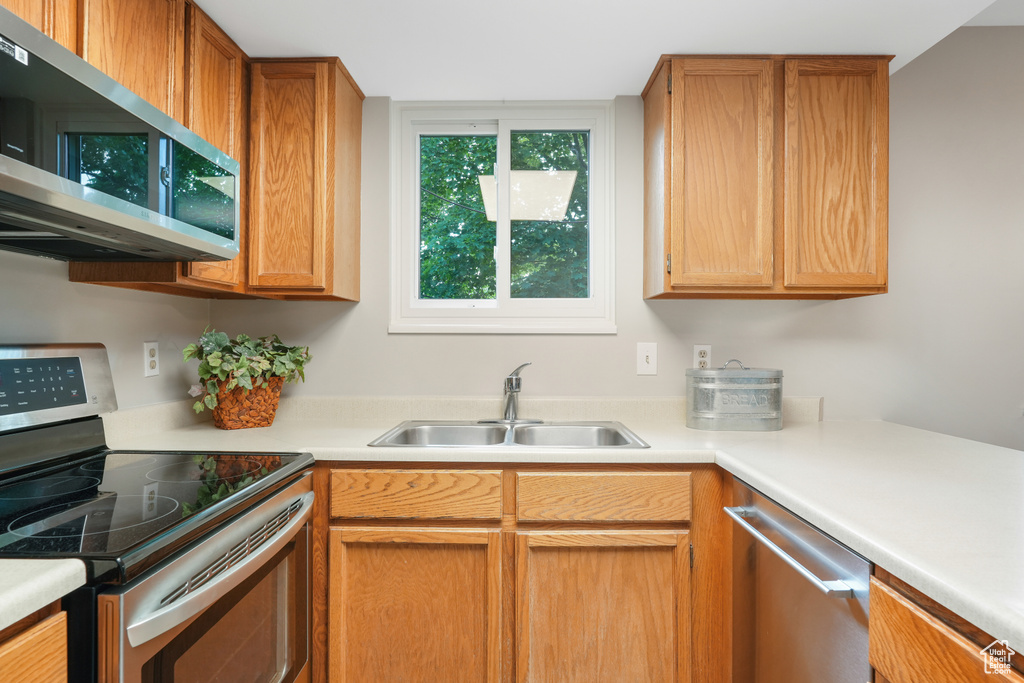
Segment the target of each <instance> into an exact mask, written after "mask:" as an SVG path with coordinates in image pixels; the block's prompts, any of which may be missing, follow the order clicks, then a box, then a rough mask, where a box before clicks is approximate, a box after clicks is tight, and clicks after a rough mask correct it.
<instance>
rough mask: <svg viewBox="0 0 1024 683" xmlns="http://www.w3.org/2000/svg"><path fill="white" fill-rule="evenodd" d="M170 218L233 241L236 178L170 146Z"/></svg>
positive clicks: (210, 163)
mask: <svg viewBox="0 0 1024 683" xmlns="http://www.w3.org/2000/svg"><path fill="white" fill-rule="evenodd" d="M172 146H173V150H174V151H173V159H172V161H171V168H172V169H173V171H172V178H173V182H172V188H171V197H172V202H173V203H172V205H171V217H172V218H177V219H178V220H179V221H184V222H186V223H189V224H190V225H194V226H195V227H197V228H199V229H201V230H205V231H207V232H210V233H213V234H215V235H220V236H221V237H226V238H227V239H234V236H235V179H234V178H233V177H232V176H231V174H230V173H228V172H227V171H225V170H224V169H223V168H221V167H220V166H218V165H217V164H215V163H213V162H212V161H210V160H209V159H207V158H205V157H203V156H200V155H199V154H196V153H195V152H193V151H192V150H190V149H188V148H187V147H184V146H182V145H179V144H178V143H176V142H175V143H173V144H172Z"/></svg>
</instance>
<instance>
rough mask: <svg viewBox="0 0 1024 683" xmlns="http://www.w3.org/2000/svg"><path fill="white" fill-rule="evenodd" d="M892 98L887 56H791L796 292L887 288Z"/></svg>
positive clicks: (789, 239)
mask: <svg viewBox="0 0 1024 683" xmlns="http://www.w3.org/2000/svg"><path fill="white" fill-rule="evenodd" d="M888 95H889V63H888V61H887V60H879V59H863V60H862V59H833V60H828V59H788V60H786V172H785V186H786V189H785V192H786V219H785V224H786V235H785V239H786V268H785V272H786V278H785V283H786V286H797V287H800V286H803V287H835V288H844V287H884V286H885V284H886V274H887V244H888V206H889V174H888V166H889V164H888V158H889V107H888Z"/></svg>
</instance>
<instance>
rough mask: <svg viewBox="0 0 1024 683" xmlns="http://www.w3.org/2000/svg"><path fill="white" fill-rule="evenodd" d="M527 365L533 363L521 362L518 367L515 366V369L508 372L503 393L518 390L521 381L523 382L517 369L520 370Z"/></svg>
mask: <svg viewBox="0 0 1024 683" xmlns="http://www.w3.org/2000/svg"><path fill="white" fill-rule="evenodd" d="M527 365H533V363H523V364H522V365H520V366H519V367H518V368H516V369H515V370H513V371H512V372H510V373H509V374H508V377H506V378H505V393H506V394H508V393H512V392H516V391H519V388H520V386H522V382H523V381H522V379H520V377H519V371H520V370H522V369H523V368H525V367H526V366H527Z"/></svg>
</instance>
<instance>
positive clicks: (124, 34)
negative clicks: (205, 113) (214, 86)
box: [79, 0, 185, 121]
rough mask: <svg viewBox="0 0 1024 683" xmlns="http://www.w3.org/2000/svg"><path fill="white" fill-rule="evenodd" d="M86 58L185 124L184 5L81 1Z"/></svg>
mask: <svg viewBox="0 0 1024 683" xmlns="http://www.w3.org/2000/svg"><path fill="white" fill-rule="evenodd" d="M79 1H80V2H81V3H82V12H81V16H82V57H83V58H84V59H85V60H86V61H87V62H89V63H90V64H92V65H93V66H95V67H96V68H98V69H99V70H100V71H103V72H104V73H105V74H107V75H108V76H110V77H111V78H113V79H114V80H116V81H117V82H119V83H121V85H123V86H125V87H126V88H128V89H129V90H131V91H132V92H134V93H135V94H137V95H139V96H140V97H142V98H143V99H144V100H146V101H148V102H149V103H150V104H152V105H154V106H155V107H157V108H158V109H160V110H161V111H163V112H164V113H165V114H167V115H169V116H171V117H173V118H174V119H176V120H178V121H181V120H182V108H183V107H182V104H183V99H184V98H183V97H182V95H183V91H184V80H185V79H184V68H185V60H184V32H185V0H79Z"/></svg>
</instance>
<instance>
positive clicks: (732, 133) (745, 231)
mask: <svg viewBox="0 0 1024 683" xmlns="http://www.w3.org/2000/svg"><path fill="white" fill-rule="evenodd" d="M663 71H665V72H666V73H665V74H662V75H659V81H662V80H664V81H665V82H664V84H663V83H662V82H658V83H657V84H656V86H655V88H656V90H657V94H655V95H653V98H652V101H651V104H652V105H654V106H655V107H657V108H660V109H661V110H662V111H661V112H658V118H661V119H664V120H667V121H668V122H669V125H668V126H665V127H664V130H659V127H657V126H652V128H653V131H652V132H654V131H657V132H656V133H655V134H658V135H664V136H665V138H666V141H667V143H668V146H669V148H670V152H671V153H670V154H665V155H664V157H663V163H664V164H665V167H664V169H660V171H661V174H662V175H663V179H655V180H654V182H657V183H659V185H664V186H665V193H664V194H665V200H664V201H665V204H664V206H663V207H662V210H661V211H660V212H659V213H660V217H661V218H662V220H663V221H664V225H663V226H662V228H661V230H660V232H662V233H663V241H664V247H663V249H664V254H665V257H666V258H665V266H666V267H664V268H661V269H660V271H661V272H662V273H664V278H663V282H661V283H657V285H656V287H655V288H657V287H658V286H660V287H661V288H668V289H671V288H673V287H687V286H693V287H722V286H761V287H765V286H770V285H771V283H772V209H773V204H772V196H773V195H772V95H773V89H772V64H771V61H770V60H767V59H749V60H747V59H736V60H713V59H673V60H672V61H671V63H669V64H667V65H666V67H665V68H664V69H663ZM669 79H670V80H671V86H669V83H668V81H669ZM669 87H671V91H669ZM655 219H657V217H656V218H655ZM669 258H670V259H671V266H670V267H669V260H668V259H669ZM659 260H660V259H659Z"/></svg>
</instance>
